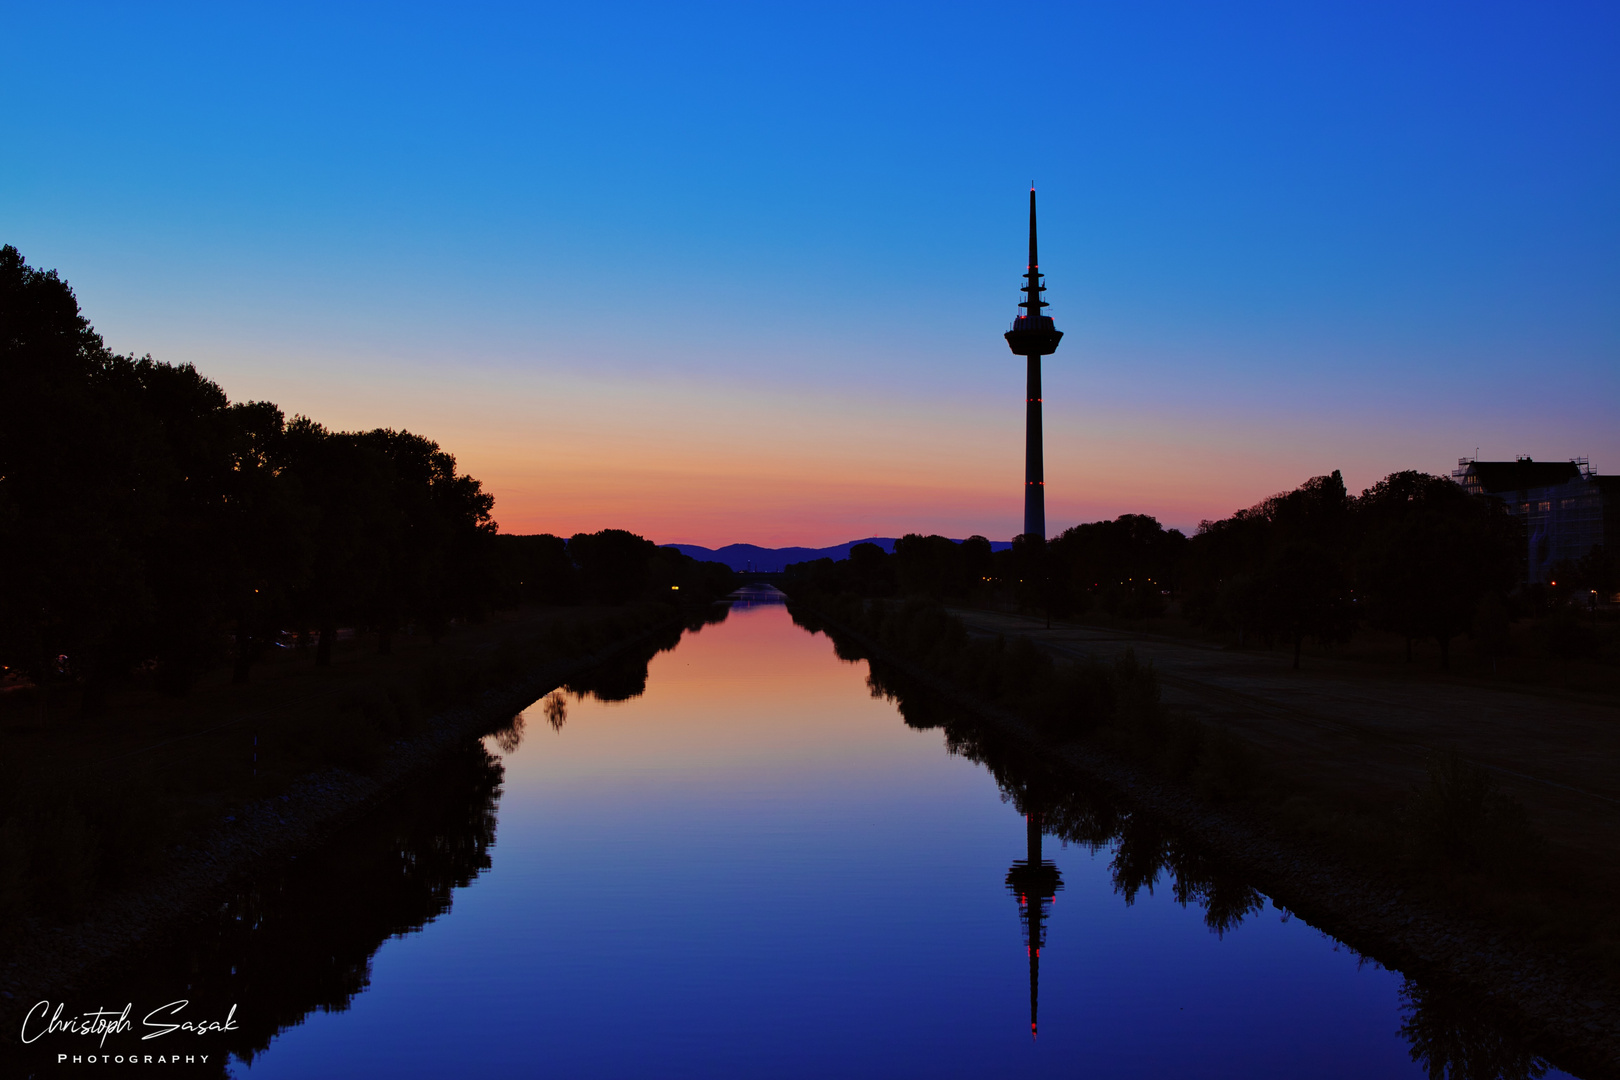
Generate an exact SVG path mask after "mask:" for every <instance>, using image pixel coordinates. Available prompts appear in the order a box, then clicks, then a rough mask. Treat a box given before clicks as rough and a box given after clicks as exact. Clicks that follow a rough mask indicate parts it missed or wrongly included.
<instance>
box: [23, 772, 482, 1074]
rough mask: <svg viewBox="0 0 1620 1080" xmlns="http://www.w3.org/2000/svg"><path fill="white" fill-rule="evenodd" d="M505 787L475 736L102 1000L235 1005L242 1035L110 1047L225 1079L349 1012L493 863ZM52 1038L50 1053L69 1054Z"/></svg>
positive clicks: (272, 873)
mask: <svg viewBox="0 0 1620 1080" xmlns="http://www.w3.org/2000/svg"><path fill="white" fill-rule="evenodd" d="M501 780H502V769H501V764H500V762H499V761H498V760H496V759H495V758H493V757H491V756H490V754H489V753H488V752H486V751H485V749H484V747H483V745H482V743H480V742H478V741H476V740H469V742H468V743H467V744H465V745H462V746H460V747H458V748H457V749H456V750H455V751H454V752H452V753H451V754H450V755H448V756H447V757H446V759H445V760H444V762H443V763H442V764H441V765H439V766H438V767H436V768H435V769H434V770H432V771H431V772H430V773H428V774H426V775H424V776H423V777H421V778H420V779H419V780H417V781H415V782H413V784H412V785H411V789H410V792H409V793H408V794H407V795H401V796H398V797H396V798H394V799H392V800H391V801H389V802H387V803H385V804H384V805H382V806H379V807H377V808H376V809H375V810H374V811H372V812H370V813H368V814H367V815H365V817H364V818H362V819H361V820H359V821H357V822H355V823H354V824H352V825H350V826H348V827H347V828H345V829H344V830H343V831H342V832H341V833H340V834H339V835H337V836H336V837H334V838H332V839H331V840H330V841H328V842H326V843H324V844H321V845H320V846H318V847H316V848H314V849H312V850H310V851H308V852H306V853H305V854H303V855H301V856H299V857H298V858H296V859H294V860H292V861H289V862H287V863H285V864H284V865H281V866H279V867H275V868H270V869H266V870H264V871H262V872H261V873H258V874H255V875H252V876H250V877H248V878H247V879H245V880H243V881H241V882H239V883H238V884H237V885H236V886H234V887H233V888H232V890H231V891H230V892H229V894H228V895H227V896H226V898H225V899H224V901H223V903H222V904H221V906H220V907H219V909H218V910H217V911H216V912H215V913H214V914H213V915H212V916H210V917H208V918H206V919H204V920H202V921H201V922H200V923H194V924H192V925H190V926H188V927H187V928H186V931H185V933H184V935H183V936H182V937H180V938H179V939H178V940H172V941H166V942H162V943H161V944H158V945H155V946H154V947H153V948H151V949H150V950H149V951H148V953H147V955H144V956H139V957H135V958H132V960H131V962H130V964H129V967H128V970H127V971H126V972H124V973H122V974H118V975H115V976H113V977H110V978H108V979H107V980H106V981H105V982H99V981H98V985H97V986H96V988H95V989H96V998H97V1001H98V1002H110V1001H118V1002H131V1003H133V1004H134V1006H135V1015H136V1016H137V1017H139V1016H142V1015H144V1014H145V1013H146V1012H147V1011H149V1010H151V1009H153V1008H156V1007H157V1006H160V1005H162V1004H164V1003H166V1002H172V1001H177V1000H181V999H187V1000H189V1001H190V1002H191V1004H190V1005H189V1006H188V1007H187V1010H186V1012H185V1014H184V1015H183V1016H182V1017H180V1019H223V1017H224V1014H225V1012H226V1010H228V1009H229V1008H230V1006H231V1005H232V1004H235V1005H236V1006H237V1009H236V1014H235V1021H236V1024H237V1025H238V1027H239V1030H238V1031H235V1032H231V1033H228V1034H225V1035H212V1036H209V1037H208V1038H207V1040H206V1045H204V1044H203V1043H201V1042H197V1041H191V1042H183V1041H182V1040H183V1039H184V1036H183V1035H179V1034H176V1035H171V1036H168V1037H167V1038H166V1039H164V1040H162V1041H161V1043H159V1042H146V1043H141V1042H140V1041H139V1036H140V1035H141V1034H142V1032H141V1031H140V1030H139V1027H140V1025H139V1023H137V1025H136V1027H137V1030H136V1031H135V1032H134V1033H132V1034H130V1035H127V1036H120V1037H115V1038H110V1039H108V1040H107V1044H106V1047H105V1049H106V1051H107V1052H109V1053H115V1054H116V1053H127V1052H129V1051H132V1050H139V1051H141V1052H142V1053H153V1054H156V1053H158V1052H159V1050H161V1051H162V1052H165V1053H174V1052H176V1051H179V1052H181V1053H192V1054H195V1053H198V1052H204V1053H207V1054H208V1055H209V1062H208V1067H207V1068H208V1070H209V1071H210V1072H211V1073H212V1074H213V1075H218V1076H223V1075H225V1057H226V1055H227V1054H234V1055H236V1056H237V1057H239V1058H242V1059H244V1060H247V1061H251V1060H252V1059H253V1058H254V1057H255V1056H256V1055H258V1054H260V1053H262V1052H263V1051H264V1050H265V1048H266V1047H268V1046H269V1044H270V1041H271V1040H272V1039H273V1038H274V1037H275V1036H276V1035H277V1034H278V1033H280V1032H281V1031H283V1030H285V1029H287V1028H289V1027H292V1026H294V1025H296V1024H298V1023H300V1022H301V1021H302V1020H303V1019H304V1017H305V1016H306V1015H308V1014H309V1013H311V1012H314V1011H316V1010H320V1011H323V1012H338V1011H342V1010H344V1009H347V1008H348V1006H349V1003H350V1002H351V1001H352V1000H353V999H354V997H355V995H357V994H359V993H360V992H361V991H362V990H364V989H365V988H366V986H367V985H368V984H369V982H370V979H371V958H372V956H373V955H374V954H375V953H376V951H377V949H378V948H379V947H380V946H381V945H382V944H383V942H385V941H387V940H388V939H389V938H391V937H397V936H402V935H405V934H409V933H411V932H412V931H415V930H418V929H420V928H421V927H423V926H424V925H426V924H427V923H428V922H431V921H432V920H433V919H436V918H437V917H438V916H440V915H443V914H444V913H446V912H447V911H449V910H450V906H451V902H452V897H453V894H454V892H455V890H456V889H459V888H462V887H464V886H466V885H467V884H469V883H470V882H471V881H472V880H473V879H474V878H475V877H477V875H478V874H479V873H480V872H481V871H483V870H485V869H487V868H488V867H489V866H490V855H489V850H490V848H491V847H492V846H493V845H494V843H495V819H496V807H497V804H498V802H499V799H500V793H501ZM74 1004H76V1003H74ZM92 1004H94V1003H92ZM50 1041H51V1040H49V1039H46V1040H42V1042H41V1044H39V1046H38V1047H37V1049H39V1050H41V1051H42V1053H49V1052H54V1051H56V1050H60V1049H63V1047H60V1046H54V1045H53V1046H46V1045H45V1044H46V1043H49V1042H50ZM71 1049H72V1050H74V1051H79V1052H83V1048H82V1047H80V1046H77V1045H75V1046H73V1047H72V1048H71ZM43 1062H44V1058H42V1059H41V1062H40V1063H23V1068H24V1069H26V1068H29V1067H30V1066H32V1067H34V1068H38V1067H40V1065H41V1064H43ZM216 1064H217V1066H218V1068H217V1069H215V1066H216ZM193 1068H196V1067H195V1066H194V1067H193ZM0 1071H3V1070H0ZM17 1074H18V1075H26V1073H25V1072H22V1071H19V1072H18V1073H17ZM8 1075H10V1074H9V1073H8ZM187 1075H188V1076H189V1075H196V1073H194V1072H193V1071H192V1070H190V1069H188V1070H187Z"/></svg>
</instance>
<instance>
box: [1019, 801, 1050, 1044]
mask: <svg viewBox="0 0 1620 1080" xmlns="http://www.w3.org/2000/svg"><path fill="white" fill-rule="evenodd" d="M1024 821H1025V827H1026V831H1027V834H1028V844H1029V849H1028V851H1027V852H1026V853H1025V855H1026V857H1025V858H1022V859H1019V860H1018V861H1017V862H1015V863H1013V864H1012V869H1010V870H1008V871H1007V889H1008V891H1009V892H1011V893H1012V894H1013V895H1014V896H1016V897H1017V898H1018V919H1019V921H1020V922H1022V923H1023V924H1024V945H1025V947H1026V948H1027V949H1028V951H1029V1037H1030V1038H1031V1039H1033V1038H1035V1034H1036V1023H1037V1020H1038V1013H1039V1012H1040V998H1041V950H1042V949H1043V948H1045V947H1046V909H1047V908H1048V906H1050V905H1051V904H1052V903H1053V902H1054V901H1055V900H1056V899H1057V894H1058V893H1059V892H1061V891H1062V890H1063V875H1062V874H1060V873H1058V868H1057V867H1056V866H1055V865H1053V864H1052V863H1051V862H1049V861H1047V860H1045V859H1043V858H1041V827H1042V825H1043V824H1044V822H1045V815H1044V814H1042V813H1041V812H1040V811H1038V810H1032V811H1031V812H1029V813H1027V814H1025V815H1024Z"/></svg>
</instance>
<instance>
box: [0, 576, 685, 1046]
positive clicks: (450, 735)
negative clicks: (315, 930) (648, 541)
mask: <svg viewBox="0 0 1620 1080" xmlns="http://www.w3.org/2000/svg"><path fill="white" fill-rule="evenodd" d="M692 621H693V620H692V618H691V617H690V613H688V615H687V617H682V614H681V613H680V612H678V611H677V610H676V609H674V608H671V607H669V606H666V605H637V606H634V607H631V608H623V609H602V610H595V609H593V610H588V611H575V612H574V613H573V617H571V618H566V617H565V618H564V619H563V620H562V621H561V622H558V621H556V620H550V621H549V623H548V625H547V626H546V628H545V633H544V634H542V635H540V636H542V637H544V636H547V635H549V637H550V638H551V639H553V640H557V639H559V638H560V637H561V633H560V630H561V629H563V628H566V629H567V630H568V631H569V633H570V634H571V635H572V638H571V640H572V641H574V642H575V643H576V644H579V645H583V646H585V647H587V648H588V649H589V651H584V650H582V649H580V648H575V649H569V650H564V651H565V652H567V653H568V654H567V655H558V654H557V653H556V652H552V653H551V654H550V655H547V654H546V653H544V652H531V653H529V654H528V655H529V657H530V659H531V663H530V664H529V665H527V666H525V665H524V664H522V662H521V659H520V658H519V659H514V656H513V655H507V656H504V657H502V658H501V659H500V660H499V661H498V662H496V661H493V660H492V661H491V662H490V663H489V664H487V665H486V666H484V667H483V668H481V669H469V671H473V670H481V672H482V678H483V679H484V680H485V685H484V686H483V687H481V688H477V689H472V688H470V687H468V686H467V685H466V684H465V683H463V686H462V688H463V690H464V691H465V690H471V692H470V693H465V692H464V693H461V694H458V695H457V700H456V701H455V702H454V703H453V704H451V705H449V706H448V707H445V708H441V709H439V710H437V711H435V712H433V713H432V714H431V715H430V716H428V717H427V718H425V719H424V720H423V721H421V722H420V723H419V724H418V725H416V730H414V731H412V732H411V733H409V734H404V735H400V736H398V737H395V738H393V739H392V740H391V741H389V742H388V743H387V744H386V745H385V746H384V747H382V748H381V749H380V750H379V751H377V752H376V753H375V754H369V755H367V757H366V758H365V759H364V760H363V761H361V762H358V763H357V764H360V765H362V766H363V767H361V768H352V767H346V766H341V765H337V766H330V767H326V768H320V769H316V770H312V771H306V772H304V773H302V774H300V775H297V776H295V777H293V778H292V779H290V780H289V781H287V782H286V783H283V784H280V785H278V786H277V787H276V788H275V789H274V790H272V791H271V792H270V793H267V794H261V795H259V796H258V797H256V798H252V799H250V800H246V801H242V802H240V803H238V804H236V805H233V806H232V807H231V809H232V811H233V812H232V813H230V814H227V815H224V816H223V817H222V818H219V819H216V820H215V821H214V822H212V823H211V824H210V825H209V826H207V827H205V828H200V829H193V830H191V831H190V832H187V833H185V834H181V835H182V839H181V841H180V842H179V843H176V844H173V845H170V846H169V847H168V849H167V850H166V851H165V852H164V853H163V855H162V856H161V857H160V859H159V860H158V861H157V862H156V863H155V864H154V865H153V866H152V867H151V868H150V869H149V870H148V872H146V873H143V874H141V875H140V876H139V877H137V878H135V879H134V880H132V881H129V882H128V883H126V884H125V885H124V886H123V887H121V888H118V889H116V890H113V891H111V892H109V893H108V894H107V895H105V896H102V897H100V898H98V899H96V900H95V901H94V902H93V903H90V904H88V905H86V906H85V908H84V910H83V913H82V915H81V917H79V918H77V919H75V920H72V921H57V920H53V919H51V918H50V917H49V915H48V914H45V913H40V914H34V915H31V916H29V917H28V918H26V919H25V920H22V921H21V922H19V923H17V924H14V925H13V926H12V928H11V929H12V933H11V934H10V935H9V938H8V939H9V944H10V948H9V950H8V953H9V955H6V956H5V957H4V961H3V966H0V1018H3V1019H0V1045H3V1044H4V1043H9V1042H11V1041H12V1040H13V1039H14V1033H15V1032H16V1031H17V1030H18V1029H17V1025H16V1023H14V1022H13V1021H15V1020H16V1019H17V1017H18V1016H20V1014H21V1012H22V1011H23V1010H24V1009H25V1008H26V1004H25V1003H32V1002H35V1001H38V1000H41V999H54V1000H61V999H63V998H64V997H66V996H71V995H73V994H75V993H80V992H83V993H89V994H91V995H92V996H93V994H94V990H95V986H96V982H97V980H98V978H99V977H100V976H101V975H102V973H104V972H105V971H107V970H108V969H109V968H111V967H114V966H116V965H117V964H118V963H120V962H122V961H123V960H124V959H126V958H127V957H128V956H129V955H130V954H131V953H132V952H134V951H137V950H139V949H143V948H150V947H153V945H154V943H156V942H161V941H162V940H164V939H166V938H168V937H171V936H173V935H174V934H176V933H179V932H182V931H183V930H184V928H185V926H186V925H187V921H188V918H189V917H190V916H191V915H193V914H195V913H197V912H200V911H203V910H205V909H206V908H207V907H208V905H210V904H211V903H214V902H215V901H216V900H217V898H218V897H219V896H220V895H221V894H222V893H223V892H224V891H225V890H226V889H227V888H228V886H229V885H230V883H231V882H232V881H233V880H235V879H237V878H239V877H241V876H242V875H244V874H246V873H248V872H249V871H250V870H252V869H253V868H254V867H256V866H260V865H263V864H266V863H269V862H273V861H276V860H283V859H286V858H288V857H289V856H292V855H295V854H296V853H298V852H300V851H301V850H303V849H305V848H307V847H308V846H310V845H313V844H316V843H318V842H319V841H320V840H321V839H322V838H323V837H324V836H326V835H328V834H330V833H331V832H333V831H334V830H336V829H340V828H342V827H343V826H344V825H345V823H347V822H349V821H352V820H354V819H355V818H356V816H358V815H361V814H364V813H366V812H367V811H368V810H369V809H370V808H372V807H374V806H376V805H377V804H378V803H379V802H381V801H383V800H385V799H386V798H388V797H389V796H390V795H391V794H394V793H397V792H399V791H401V790H403V789H404V788H406V787H407V785H408V784H409V782H410V781H411V779H412V778H413V777H416V776H419V775H421V774H422V773H423V772H424V771H425V770H428V769H431V768H432V767H433V766H434V764H435V763H436V762H437V761H439V760H440V759H441V757H443V756H444V755H445V754H446V753H447V752H448V751H450V750H451V749H452V748H454V747H456V746H457V745H460V744H462V743H464V742H465V741H466V740H467V739H470V738H477V737H479V736H481V735H485V734H488V733H490V732H493V731H496V730H498V729H500V728H502V727H506V726H509V725H510V724H511V722H512V718H513V716H514V715H516V714H517V713H518V712H520V711H521V710H522V709H524V708H525V707H527V706H529V705H532V704H533V703H534V702H535V701H537V700H538V699H540V698H542V697H543V696H545V695H546V694H547V693H548V692H550V691H552V690H554V689H556V688H558V687H561V686H565V685H566V686H569V687H570V688H571V689H574V690H576V691H578V692H587V691H590V692H596V693H599V694H601V695H603V696H609V697H611V696H615V695H617V694H621V693H625V694H627V693H634V692H635V688H636V686H637V685H638V679H637V675H636V671H637V670H639V672H640V679H644V678H645V671H646V663H647V660H648V659H650V657H651V656H652V655H653V654H655V653H656V652H658V651H661V650H662V649H665V648H669V647H670V646H672V645H673V644H674V643H675V642H676V641H678V640H679V638H680V635H681V633H682V632H683V628H684V627H685V626H686V625H687V624H688V623H690V622H692ZM699 621H701V617H699ZM508 629H509V631H511V633H509V634H508V636H507V637H506V639H505V640H512V635H513V634H515V633H516V632H517V631H519V630H524V631H530V632H532V631H534V630H535V629H536V628H535V626H534V625H533V623H532V621H531V622H530V623H524V622H521V621H519V622H517V624H516V628H515V629H514V628H512V627H510V626H509V627H508ZM486 637H488V638H489V639H490V640H488V641H478V642H474V643H473V644H474V645H475V646H476V647H475V648H473V649H472V652H473V653H475V654H476V653H487V654H489V655H490V656H491V657H493V655H494V654H495V653H496V652H499V651H501V648H500V642H501V640H502V636H501V635H499V634H490V635H486ZM519 640H520V645H521V644H522V643H523V642H524V641H525V640H526V642H527V647H531V648H532V647H534V646H535V644H536V640H535V635H534V634H533V633H528V634H525V635H523V637H521V638H520V639H519ZM507 652H508V653H512V650H507ZM515 655H516V656H518V657H521V655H522V653H521V650H519V651H518V652H517V653H516V654H515ZM536 657H543V658H542V659H540V660H539V662H538V663H533V662H532V661H533V660H534V659H535V658H536ZM388 667H389V668H390V671H392V670H393V668H394V665H392V664H390V665H388ZM582 680H583V681H582Z"/></svg>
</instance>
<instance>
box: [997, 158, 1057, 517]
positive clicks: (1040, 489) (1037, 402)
mask: <svg viewBox="0 0 1620 1080" xmlns="http://www.w3.org/2000/svg"><path fill="white" fill-rule="evenodd" d="M1045 291H1046V286H1045V285H1043V284H1041V264H1040V259H1039V257H1038V256H1037V255H1036V252H1035V189H1034V188H1033V187H1031V188H1030V189H1029V270H1028V271H1027V272H1026V273H1025V274H1024V299H1023V300H1022V301H1021V302H1020V303H1019V305H1018V306H1019V307H1021V308H1023V309H1024V313H1023V314H1022V315H1020V316H1018V318H1016V319H1014V320H1013V324H1012V329H1011V330H1008V331H1007V333H1006V335H1005V336H1006V338H1007V346H1008V347H1009V348H1010V349H1012V351H1013V352H1014V353H1015V354H1016V355H1018V356H1025V357H1028V358H1029V375H1028V381H1027V389H1026V390H1025V392H1024V532H1025V533H1028V534H1032V535H1035V536H1038V537H1040V538H1041V539H1042V540H1045V539H1046V477H1045V469H1044V467H1043V464H1042V460H1041V459H1042V453H1041V357H1043V356H1050V355H1052V353H1054V352H1056V351H1057V347H1058V342H1059V341H1060V340H1061V339H1062V337H1063V331H1061V330H1059V329H1058V328H1057V327H1055V326H1053V325H1052V320H1051V319H1049V318H1047V317H1046V316H1045V315H1042V314H1041V308H1043V307H1046V306H1047V303H1046V301H1044V300H1042V299H1041V293H1043V292H1045Z"/></svg>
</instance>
